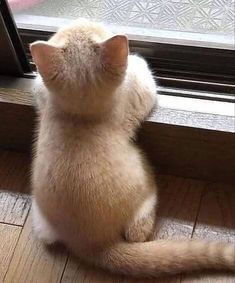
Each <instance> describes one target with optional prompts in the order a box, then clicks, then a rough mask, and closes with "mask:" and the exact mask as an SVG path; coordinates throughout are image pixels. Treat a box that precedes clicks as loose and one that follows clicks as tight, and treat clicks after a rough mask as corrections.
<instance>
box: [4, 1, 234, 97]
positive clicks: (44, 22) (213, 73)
mask: <svg viewBox="0 0 235 283" xmlns="http://www.w3.org/2000/svg"><path fill="white" fill-rule="evenodd" d="M8 1H9V5H10V6H11V8H12V11H13V14H14V18H15V21H16V24H17V26H18V29H19V33H20V34H21V37H22V40H23V42H24V46H25V49H26V50H27V51H28V45H29V43H30V42H32V41H34V40H36V39H47V38H48V37H49V36H50V35H51V34H52V33H53V32H55V31H56V30H57V28H58V27H59V26H62V25H64V24H67V23H68V22H70V21H71V20H73V19H76V18H78V17H85V18H89V19H93V20H97V21H103V22H104V23H105V24H106V25H108V26H109V27H110V28H111V29H112V30H113V31H114V32H119V33H120V32H123V33H126V34H128V35H129V38H130V45H131V49H132V51H134V52H138V53H140V54H142V55H143V56H145V57H146V58H147V59H148V61H149V62H150V64H151V65H152V68H153V69H154V70H155V71H156V75H157V78H158V81H159V85H160V86H161V87H162V88H161V89H160V90H159V92H160V93H162V94H165V93H166V94H168V95H176V96H178V95H183V96H191V97H200V98H206V99H216V100H224V101H234V98H235V97H234V93H235V89H234V81H235V69H234V66H235V47H234V40H235V39H234V36H235V35H234V29H235V26H234V12H235V2H234V0H223V1H222V0H207V1H204V0H167V1H163V0H159V1H154V0H145V1H143V0H112V1H110V0H95V1H92V0H87V1H80V0H71V1H65V0H57V1H54V0H31V1H28V0H8ZM28 55H29V52H28ZM182 89H184V90H185V91H184V92H182V91H181V90H182ZM208 92H210V93H208Z"/></svg>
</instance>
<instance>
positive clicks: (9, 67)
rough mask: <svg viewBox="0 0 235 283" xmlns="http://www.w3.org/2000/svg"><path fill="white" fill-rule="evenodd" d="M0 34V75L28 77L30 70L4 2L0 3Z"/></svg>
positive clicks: (7, 7)
mask: <svg viewBox="0 0 235 283" xmlns="http://www.w3.org/2000/svg"><path fill="white" fill-rule="evenodd" d="M0 34H1V42H0V47H1V55H0V63H1V64H0V73H1V74H5V75H15V76H30V75H31V74H32V69H31V66H30V64H29V62H28V59H27V56H26V53H25V51H24V47H23V44H22V41H21V38H20V36H19V34H18V29H17V27H16V25H15V22H14V19H13V16H12V13H11V10H10V8H9V6H8V3H7V2H6V1H5V0H1V1H0Z"/></svg>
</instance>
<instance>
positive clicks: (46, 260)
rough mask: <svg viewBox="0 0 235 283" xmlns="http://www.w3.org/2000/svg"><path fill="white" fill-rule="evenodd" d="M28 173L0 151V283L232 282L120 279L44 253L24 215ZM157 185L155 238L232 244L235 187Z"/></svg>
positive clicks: (169, 181) (168, 179) (168, 180)
mask: <svg viewBox="0 0 235 283" xmlns="http://www.w3.org/2000/svg"><path fill="white" fill-rule="evenodd" d="M29 168H30V158H29V156H27V155H25V154H23V153H13V152H7V151H1V150H0V283H2V282H4V283H57V282H58V283H59V282H61V283H101V282H102V283H134V282H137V283H180V282H184V283H186V282H187V283H189V282H199V283H206V282H208V283H209V282H213V283H219V282H221V283H232V282H235V277H233V276H231V275H228V274H222V275H221V274H220V275H219V274H214V275H209V274H204V273H199V274H197V275H194V276H187V277H186V276H181V275H179V276H173V277H165V278H158V279H155V280H145V279H139V280H137V279H131V278H124V277H121V276H114V275H111V274H109V273H107V272H103V271H101V270H97V269H94V268H91V267H88V266H86V265H84V264H81V263H80V262H79V261H78V260H77V259H74V258H73V257H72V256H69V258H68V256H67V252H66V250H65V249H63V248H62V249H58V248H52V249H47V248H45V247H44V246H43V245H42V244H41V243H40V242H38V241H37V240H36V239H35V238H34V235H33V233H32V229H31V219H30V215H29V216H28V213H29V211H30V205H31V198H30V195H29V193H30V186H29ZM158 183H159V207H158V223H157V227H156V238H157V239H172V238H173V239H186V238H191V237H193V238H207V239H210V240H220V241H222V240H223V241H229V242H234V243H235V188H232V187H229V186H226V185H223V184H212V183H208V182H202V181H196V180H191V179H184V178H178V177H173V176H159V178H158ZM25 221H26V222H25ZM67 260H68V261H67ZM4 277H5V280H4V281H3V278H4Z"/></svg>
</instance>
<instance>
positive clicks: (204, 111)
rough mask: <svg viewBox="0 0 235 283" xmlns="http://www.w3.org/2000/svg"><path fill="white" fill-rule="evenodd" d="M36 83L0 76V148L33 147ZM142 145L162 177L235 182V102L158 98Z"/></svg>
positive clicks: (143, 131)
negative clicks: (172, 175) (171, 175)
mask: <svg viewBox="0 0 235 283" xmlns="http://www.w3.org/2000/svg"><path fill="white" fill-rule="evenodd" d="M34 87H35V79H32V78H31V79H25V78H24V79H23V78H10V77H3V76H0V120H1V126H0V146H2V147H4V148H12V149H16V150H27V149H30V148H31V144H32V137H33V132H34V124H35V112H34V107H33V105H34V98H33V96H32V92H33V89H34ZM159 106H160V107H159V109H158V111H157V112H156V113H155V114H154V115H153V116H152V117H151V118H150V119H149V120H148V121H147V122H146V123H144V125H143V128H142V129H141V131H140V134H139V138H138V141H139V143H140V144H141V146H142V147H143V148H144V150H145V151H146V153H147V154H148V155H149V158H150V159H151V161H152V163H153V165H154V166H156V168H157V169H158V170H159V172H161V173H167V174H175V175H180V176H184V177H194V178H200V179H206V180H213V181H223V182H228V183H234V182H235V170H234V169H235V150H234V145H235V134H234V133H235V118H234V111H235V109H234V104H232V103H229V102H219V101H208V100H200V99H194V98H185V97H173V96H166V95H159Z"/></svg>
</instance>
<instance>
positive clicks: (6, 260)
mask: <svg viewBox="0 0 235 283" xmlns="http://www.w3.org/2000/svg"><path fill="white" fill-rule="evenodd" d="M20 232H21V227H16V226H12V225H6V224H0V282H3V279H4V276H5V275H6V272H7V269H8V266H9V264H10V262H11V258H12V256H13V253H14V250H15V246H16V243H17V241H18V238H19V235H20Z"/></svg>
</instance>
